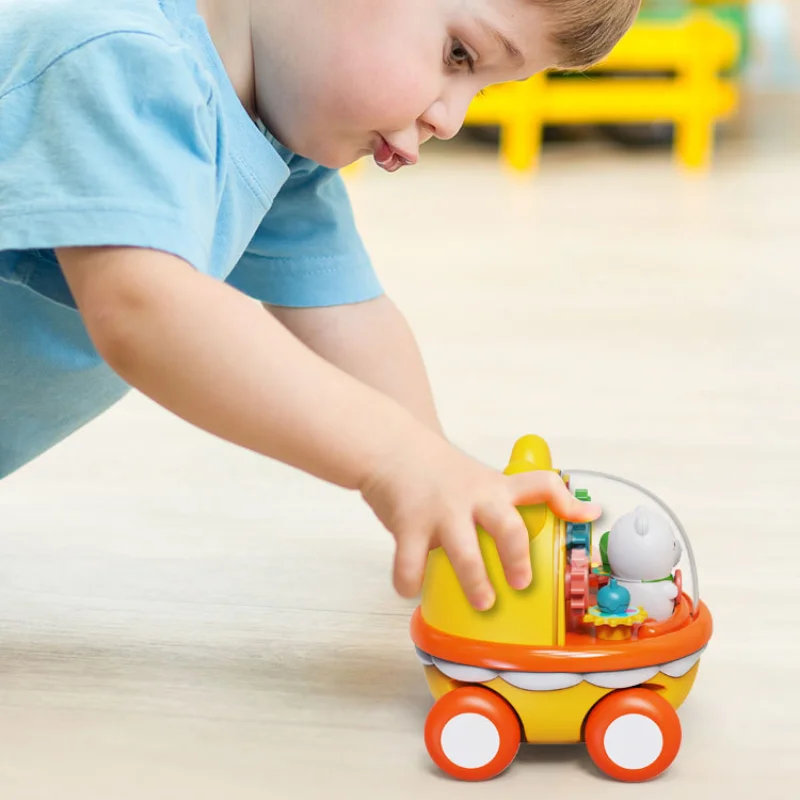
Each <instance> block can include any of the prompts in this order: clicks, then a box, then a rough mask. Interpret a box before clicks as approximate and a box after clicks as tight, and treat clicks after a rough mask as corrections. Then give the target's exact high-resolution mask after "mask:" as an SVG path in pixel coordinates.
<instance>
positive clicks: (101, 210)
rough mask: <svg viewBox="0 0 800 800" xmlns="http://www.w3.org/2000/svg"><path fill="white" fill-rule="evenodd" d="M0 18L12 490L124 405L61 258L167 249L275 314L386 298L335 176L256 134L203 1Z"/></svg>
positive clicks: (17, 11)
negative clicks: (109, 249)
mask: <svg viewBox="0 0 800 800" xmlns="http://www.w3.org/2000/svg"><path fill="white" fill-rule="evenodd" d="M1 11H2V13H0V477H2V475H3V474H7V473H8V472H9V471H11V469H14V468H16V467H18V466H20V465H21V464H22V463H25V462H26V461H28V460H30V458H32V457H33V456H35V455H36V454H37V453H40V452H43V450H45V449H47V448H48V447H50V446H52V444H54V443H55V442H57V441H59V440H60V439H62V438H64V436H66V435H68V434H69V433H70V432H72V431H73V430H75V429H76V428H77V427H79V426H80V425H82V424H84V423H85V422H87V421H88V420H89V419H92V418H93V417H95V416H96V415H97V414H98V413H100V412H101V411H103V410H104V409H105V408H107V407H108V405H109V404H110V403H111V402H114V401H115V399H117V397H118V396H121V394H122V393H124V391H125V387H124V386H122V384H121V382H120V381H119V379H118V378H117V377H116V376H115V375H113V374H112V373H111V372H110V370H108V368H107V367H106V366H105V365H104V364H102V362H101V361H100V360H99V357H98V356H97V354H96V352H95V351H94V348H93V347H92V346H91V343H90V342H89V341H88V338H87V336H86V332H85V330H84V328H83V325H82V323H81V320H80V317H79V315H78V314H77V312H76V311H75V303H74V300H73V298H72V295H71V293H70V291H69V289H68V287H67V284H66V282H65V280H64V277H63V274H62V272H61V270H60V268H59V266H58V263H57V261H56V258H55V255H54V249H55V248H58V247H65V246H91V245H117V246H135V247H145V248H153V249H157V250H163V251H166V252H169V253H173V254H175V255H177V256H180V257H181V258H183V259H185V260H186V261H187V262H189V264H191V265H192V266H193V267H194V268H195V269H197V270H198V271H200V272H203V273H206V274H208V275H211V276H213V277H215V278H218V279H220V280H224V281H226V282H227V283H229V284H231V285H232V286H235V287H236V288H238V289H240V290H241V291H243V292H245V293H246V294H248V295H250V296H251V297H253V298H255V299H258V300H261V301H264V302H267V303H272V304H276V305H289V306H320V305H335V304H343V303H353V302H358V301H363V300H367V299H370V298H373V297H376V296H378V295H379V294H380V293H381V286H380V283H379V281H378V279H377V277H376V275H375V273H374V271H373V268H372V264H371V262H370V259H369V257H368V255H367V253H366V252H365V249H364V247H363V245H362V242H361V239H360V237H359V235H358V232H357V230H356V226H355V223H354V220H353V214H352V209H351V206H350V203H349V200H348V197H347V193H346V190H345V187H344V183H343V181H342V179H341V176H340V175H339V174H338V172H336V171H333V170H329V169H326V168H323V167H321V166H319V165H318V164H315V163H313V162H311V161H309V160H307V159H305V158H302V157H299V156H297V155H296V154H294V153H291V152H290V151H288V150H287V149H286V148H284V147H283V146H281V145H280V144H279V143H278V142H277V141H276V140H275V139H274V138H273V137H272V136H271V135H270V134H269V133H268V132H267V131H265V130H264V129H263V128H261V127H259V126H258V125H257V124H256V123H255V122H253V120H252V119H251V118H250V117H249V115H248V114H247V112H246V111H245V109H244V107H243V106H242V104H241V103H240V101H239V99H238V97H237V96H236V93H235V91H234V89H233V86H232V85H231V83H230V81H229V80H228V77H227V75H226V73H225V70H224V67H223V64H222V62H221V60H220V58H219V55H218V53H217V51H216V50H215V48H214V45H213V43H212V40H211V38H210V36H209V33H208V30H207V28H206V26H205V23H204V21H203V19H202V18H201V17H200V16H199V15H198V13H197V9H196V5H195V2H194V0H3V2H2V9H1ZM178 302H179V300H178ZM245 357H246V356H245Z"/></svg>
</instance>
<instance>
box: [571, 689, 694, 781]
mask: <svg viewBox="0 0 800 800" xmlns="http://www.w3.org/2000/svg"><path fill="white" fill-rule="evenodd" d="M585 738H586V747H587V749H588V751H589V755H590V756H591V758H592V761H594V763H595V764H596V765H597V767H598V768H599V769H600V770H602V771H603V772H605V773H606V774H607V775H608V776H609V777H611V778H614V779H616V780H619V781H626V782H629V783H632V782H638V781H647V780H651V779H652V778H655V777H656V776H658V775H660V774H661V773H662V772H664V770H666V769H667V768H668V767H669V766H670V765H671V764H672V762H673V761H674V760H675V758H676V756H677V755H678V751H679V750H680V746H681V724H680V720H679V719H678V715H677V713H676V712H675V709H674V708H673V707H672V706H671V705H670V704H669V702H668V701H667V700H665V699H664V698H663V697H661V695H659V694H658V693H657V692H653V691H649V690H647V689H626V690H623V691H619V692H612V693H611V694H609V695H606V697H604V698H603V699H602V700H601V701H600V702H599V703H598V704H597V705H596V706H595V707H594V708H593V709H592V711H591V712H590V713H589V717H588V719H587V721H586V736H585Z"/></svg>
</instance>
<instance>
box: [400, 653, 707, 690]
mask: <svg viewBox="0 0 800 800" xmlns="http://www.w3.org/2000/svg"><path fill="white" fill-rule="evenodd" d="M415 649H416V651H417V656H418V658H419V660H420V661H421V662H422V663H423V664H424V665H425V666H426V667H430V666H435V667H436V668H437V669H438V670H439V671H440V672H441V673H442V674H443V675H446V676H447V677H448V678H451V679H452V680H454V681H462V682H463V683H488V682H489V681H492V680H494V679H495V678H502V679H503V680H504V681H505V682H506V683H508V684H510V685H511V686H515V687H516V688H518V689H524V690H526V691H530V692H552V691H556V690H558V689H569V688H571V687H573V686H577V685H578V684H579V683H583V682H584V681H585V682H586V683H590V684H592V685H593V686H598V687H600V688H602V689H629V688H631V687H633V686H639V685H640V684H642V683H647V681H649V680H651V679H652V678H654V677H655V676H656V675H658V674H659V673H663V674H664V675H667V676H669V677H670V678H680V677H682V676H683V675H685V674H686V673H687V672H689V670H690V669H691V668H692V667H693V666H694V665H695V664H696V663H697V662H698V661H699V660H700V657H701V656H702V655H703V651H704V650H705V647H703V648H702V649H700V650H698V651H697V652H696V653H692V655H690V656H686V657H685V658H679V659H677V660H675V661H670V662H668V663H666V664H659V665H658V666H655V667H642V668H640V669H623V670H613V671H611V672H517V671H511V670H491V669H484V668H483V667H472V666H469V665H468V664H456V663H454V662H453V661H445V660H443V659H441V658H436V657H435V656H431V655H428V653H426V652H424V651H423V650H420V649H419V647H415Z"/></svg>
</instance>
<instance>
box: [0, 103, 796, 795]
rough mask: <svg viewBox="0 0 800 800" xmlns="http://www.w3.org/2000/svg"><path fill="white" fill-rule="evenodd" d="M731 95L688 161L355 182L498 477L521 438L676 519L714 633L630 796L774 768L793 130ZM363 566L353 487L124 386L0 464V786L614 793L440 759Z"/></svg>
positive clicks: (362, 531)
mask: <svg viewBox="0 0 800 800" xmlns="http://www.w3.org/2000/svg"><path fill="white" fill-rule="evenodd" d="M792 102H793V103H794V106H793V107H794V108H798V107H800V106H798V103H797V100H793V101H792ZM759 109H760V110H759V111H758V114H757V115H755V116H754V118H753V119H752V120H751V121H749V122H748V123H747V124H746V126H744V128H742V127H741V126H740V127H739V129H738V130H737V132H736V135H735V136H732V137H729V138H727V139H726V141H725V142H724V143H723V146H722V149H721V151H720V154H719V158H718V161H717V164H716V168H715V171H714V172H713V174H711V175H710V176H709V177H707V178H689V177H687V176H684V175H681V174H680V172H678V171H676V170H675V169H674V168H673V166H672V164H671V162H670V160H669V156H668V155H667V154H664V153H653V154H634V155H630V154H623V153H620V152H619V151H615V150H614V149H613V148H608V147H605V146H601V145H594V144H590V145H580V146H576V147H564V146H557V147H554V148H551V149H549V150H548V151H547V152H546V154H545V161H544V163H543V167H542V171H541V172H540V173H539V174H538V175H537V176H536V178H535V179H533V180H530V179H526V180H520V179H514V178H511V177H509V176H508V175H505V174H503V173H502V172H501V171H498V170H497V169H496V166H495V162H494V159H493V156H492V155H491V153H490V152H489V150H488V149H486V148H485V147H482V146H479V145H476V144H469V143H467V144H464V143H462V144H459V143H452V145H450V146H447V147H444V148H442V147H435V148H431V149H430V156H429V157H428V158H427V159H426V163H425V165H424V166H423V167H420V168H418V169H416V170H413V171H409V172H407V173H400V174H398V175H395V176H386V175H383V174H381V173H378V172H377V171H376V170H374V169H372V168H368V169H366V170H365V171H364V172H362V173H361V174H360V175H358V176H357V177H354V178H353V179H352V196H353V202H354V205H355V208H356V213H357V215H358V218H359V220H360V222H361V225H362V228H363V232H364V236H365V238H366V239H367V241H368V244H369V246H370V248H371V250H372V252H373V254H374V256H375V259H376V261H377V263H378V264H379V265H380V269H381V271H382V274H383V276H384V278H385V282H386V285H387V288H388V289H389V290H390V292H391V293H392V294H393V296H394V297H395V298H396V299H397V300H398V302H399V303H400V304H401V305H402V306H403V307H404V308H405V310H406V312H407V314H408V316H409V317H410V319H411V320H412V322H413V324H414V326H415V328H416V331H417V333H418V336H419V338H420V340H421V343H422V346H423V349H424V351H425V354H426V357H427V359H428V363H429V366H430V371H431V375H432V379H433V382H434V384H435V388H436V392H437V396H438V399H439V404H440V410H441V413H442V417H443V419H444V421H445V424H446V426H447V429H448V432H449V434H450V435H451V437H452V438H453V439H454V440H455V441H456V442H457V443H458V444H459V445H461V446H463V447H464V448H466V449H467V450H469V451H470V452H472V453H473V454H475V455H477V456H478V457H480V458H482V459H484V460H485V461H487V462H489V463H492V464H494V465H496V466H498V467H502V466H504V465H505V461H506V459H507V457H508V455H509V452H510V447H511V445H512V444H513V442H514V440H515V439H516V438H517V437H518V436H519V435H521V434H523V433H528V432H534V433H539V434H541V435H543V436H545V437H546V438H547V439H548V441H549V442H550V445H551V448H552V451H553V456H554V459H555V462H556V466H562V467H569V468H577V467H590V468H595V469H601V470H607V471H610V472H614V473H616V474H618V475H623V476H627V477H629V478H632V479H634V480H636V481H638V482H640V483H643V484H645V485H646V486H648V487H650V488H651V489H652V490H654V491H655V492H657V493H658V494H659V495H661V496H662V497H663V498H665V499H666V500H667V502H668V503H669V504H670V505H671V506H672V508H673V509H674V510H675V511H676V512H677V513H678V515H679V516H680V518H681V520H682V521H683V523H684V525H685V526H686V528H687V529H688V531H689V534H690V536H691V537H692V544H693V546H694V549H695V553H696V556H697V558H698V561H699V566H700V590H701V595H702V597H703V599H704V600H705V601H706V603H707V604H708V605H709V607H710V609H711V611H712V613H713V614H714V618H715V625H716V628H715V635H714V638H713V639H712V642H711V646H710V648H709V649H708V651H707V653H706V655H705V656H704V658H703V661H702V664H701V668H700V673H699V677H698V680H697V683H696V685H695V688H694V691H693V692H692V694H691V695H690V697H689V699H688V701H687V703H686V704H685V706H684V707H683V709H682V711H681V718H682V722H683V726H684V740H683V747H682V750H681V753H680V755H679V757H678V760H677V761H676V763H675V764H674V766H673V768H672V769H671V770H670V771H669V772H668V773H667V774H666V775H664V776H662V778H660V779H659V780H657V781H656V782H653V783H652V784H649V785H648V786H647V788H646V789H644V788H638V789H637V788H634V787H631V788H630V791H633V792H637V794H636V796H637V797H644V796H647V797H648V798H653V799H654V800H660V798H670V799H671V800H674V798H676V797H690V798H694V797H701V796H710V792H712V791H713V792H714V793H715V794H718V795H719V796H720V797H722V796H724V797H726V798H750V797H753V796H758V797H759V798H760V800H769V799H771V798H776V800H777V798H781V799H782V800H788V798H790V797H792V796H795V791H796V786H797V783H796V781H797V778H798V776H800V770H799V769H798V760H797V746H798V744H800V738H798V734H797V729H798V726H797V718H796V717H795V716H794V714H795V713H798V707H800V690H799V689H798V687H799V686H800V683H799V682H798V679H797V668H798V660H799V659H800V635H799V634H798V631H800V623H799V622H798V620H799V619H800V608H798V606H797V605H796V603H797V602H798V591H797V577H796V576H797V563H798V562H797V558H798V555H797V554H798V548H797V543H798V531H797V519H798V517H799V516H800V500H799V498H800V493H798V485H799V484H800V369H799V368H798V350H799V349H800V334H798V324H797V309H798V303H799V302H800V270H798V264H800V210H799V209H798V200H797V187H798V185H800V145H798V142H799V141H800V137H798V133H800V124H798V118H797V116H796V112H794V111H793V110H792V105H791V104H790V102H789V101H784V102H777V103H771V104H768V105H766V106H764V107H763V108H762V107H760V106H759ZM391 555H392V551H391V546H390V541H389V539H388V536H387V535H386V534H385V533H384V532H383V531H382V529H381V528H380V527H379V525H378V524H377V523H376V522H375V521H374V520H373V518H372V516H371V514H370V513H369V512H368V510H367V509H365V508H364V507H363V506H362V505H360V504H359V503H358V502H357V500H356V498H354V497H352V496H350V495H347V494H345V493H344V492H340V491H339V490H335V489H332V488H330V487H328V486H325V485H322V484H319V483H317V482H316V481H313V480H311V479H309V478H306V477H305V476H303V475H300V474H297V473H295V472H292V471H289V470H288V469H285V468H283V467H281V466H280V465H275V464H271V463H267V462H265V461H263V460H261V459H259V458H257V457H255V456H253V455H251V454H249V453H245V452H242V451H239V450H236V449H234V448H232V447H230V446H226V445H224V444H222V443H220V442H218V441H216V440H213V439H212V438H210V437H208V436H206V435H204V434H202V433H199V432H197V431H195V430H193V429H191V428H190V427H189V426H187V425H185V424H183V423H182V422H180V421H178V420H176V419H174V418H172V417H171V416H169V415H168V414H166V413H165V412H163V411H161V410H160V409H159V408H157V407H155V406H154V405H153V404H151V403H150V402H148V401H146V400H144V399H143V398H141V397H138V396H134V397H131V398H129V399H128V400H126V401H125V402H124V403H122V404H121V405H120V406H119V407H117V408H115V409H114V410H113V411H112V412H111V413H109V414H108V415H107V416H105V417H104V418H102V419H101V420H99V421H98V422H97V423H95V424H94V425H92V426H90V427H89V428H87V429H85V430H84V431H82V432H81V433H80V434H78V435H76V436H75V437H74V438H73V439H72V440H70V441H68V442H67V443H65V444H64V445H62V446H61V447H59V448H57V449H56V450H54V451H53V452H51V453H49V454H48V455H46V456H45V457H43V458H41V459H40V460H39V461H37V462H36V463H34V464H32V465H30V466H29V467H28V468H26V469H25V470H23V471H21V472H19V473H17V474H16V475H14V476H12V477H11V478H10V479H8V480H7V481H5V482H4V483H3V484H2V486H0V743H2V744H0V796H2V797H3V798H8V800H33V798H37V799H38V798H48V799H49V798H54V799H55V798H57V799H58V800H73V798H74V799H75V800H77V799H78V798H80V800H95V799H97V800H100V798H102V800H111V799H113V800H128V798H136V799H137V800H139V799H140V798H148V800H161V799H162V798H163V799H164V800H176V798H191V800H206V799H207V798H215V799H216V798H220V799H222V798H225V799H226V800H227V798H236V800H248V799H249V798H265V797H269V798H306V797H308V798H348V800H353V799H354V798H381V800H389V798H398V800H400V799H401V798H402V800H407V798H409V797H419V798H426V800H427V799H428V798H431V799H434V798H435V799H438V798H470V799H471V800H475V799H476V798H490V797H491V798H497V797H499V796H501V795H499V794H498V792H504V793H505V792H507V793H508V794H507V795H504V796H508V797H527V796H536V797H547V798H556V797H558V796H564V794H563V793H564V792H569V791H576V792H583V793H586V794H584V795H583V796H587V797H588V796H592V797H596V798H619V797H622V796H625V797H628V796H633V795H631V794H630V792H629V787H626V786H621V785H619V784H616V783H613V782H610V781H607V780H605V779H603V778H602V777H601V776H600V775H599V774H598V773H597V772H596V770H595V769H594V768H593V766H592V764H591V762H590V761H589V760H588V758H587V756H586V754H585V750H584V748H583V747H580V746H578V747H557V748H550V749H542V748H527V747H526V748H524V749H523V751H522V752H521V753H520V755H519V757H518V759H517V761H516V762H515V764H514V765H513V766H512V767H511V769H510V770H509V771H507V772H506V773H505V774H504V775H503V776H501V777H500V778H499V779H498V780H497V781H494V782H491V783H488V784H476V785H468V784H460V783H457V782H455V781H452V780H450V779H448V778H446V777H444V776H443V775H441V774H440V773H438V772H437V771H436V769H435V768H434V767H433V765H432V764H431V763H430V761H429V759H428V756H427V754H426V752H425V749H424V744H423V739H422V730H423V725H424V721H425V715H426V713H427V710H428V708H429V705H430V699H429V696H428V693H427V688H426V685H425V684H424V682H423V678H422V672H421V669H420V666H419V663H418V661H417V659H416V656H415V654H414V650H413V647H412V645H411V642H410V640H409V637H408V619H409V615H410V612H411V610H412V608H413V604H411V603H407V602H405V601H402V600H400V599H398V598H397V597H395V596H394V595H393V593H392V591H391V587H390V581H389V570H390V560H391ZM792 786H795V789H792V788H791V787H792ZM639 792H642V794H639ZM645 792H646V795H645V794H644V793H645ZM588 793H590V794H588ZM576 796H579V795H576Z"/></svg>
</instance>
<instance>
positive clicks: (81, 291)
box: [58, 248, 163, 376]
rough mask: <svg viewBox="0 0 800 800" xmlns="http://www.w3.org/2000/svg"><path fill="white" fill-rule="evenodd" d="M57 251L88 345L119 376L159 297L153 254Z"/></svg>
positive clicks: (136, 349) (147, 328)
mask: <svg viewBox="0 0 800 800" xmlns="http://www.w3.org/2000/svg"><path fill="white" fill-rule="evenodd" d="M58 255H59V261H60V263H61V265H62V269H63V271H64V275H65V277H66V280H67V283H68V285H69V287H70V290H71V291H72V294H73V297H74V298H75V303H76V305H77V307H78V310H79V312H80V314H81V317H82V319H83V323H84V325H85V327H86V331H87V333H88V335H89V338H90V339H91V341H92V344H93V345H94V347H95V349H96V350H97V352H98V354H99V355H100V357H101V358H102V359H103V360H104V361H105V362H106V363H107V364H108V365H109V366H110V367H111V368H112V369H113V370H114V371H115V372H117V373H119V374H121V375H123V376H125V375H126V374H128V373H129V371H130V370H131V369H132V368H133V367H134V365H135V363H136V361H137V356H138V353H139V352H140V350H141V347H142V343H143V341H144V340H145V339H146V337H147V336H149V335H150V333H151V332H152V330H153V327H154V326H153V321H154V319H155V316H156V315H157V313H158V311H159V308H160V306H161V303H159V299H162V300H163V297H161V291H160V288H161V287H160V285H159V283H160V282H159V279H158V277H157V276H158V275H159V271H158V268H157V267H156V268H154V265H153V263H152V262H153V255H154V254H153V253H151V252H150V251H137V250H130V249H129V250H121V249H112V248H91V249H74V250H70V251H62V252H60V253H59V254H58ZM156 260H158V254H156ZM161 274H163V273H161Z"/></svg>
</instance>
